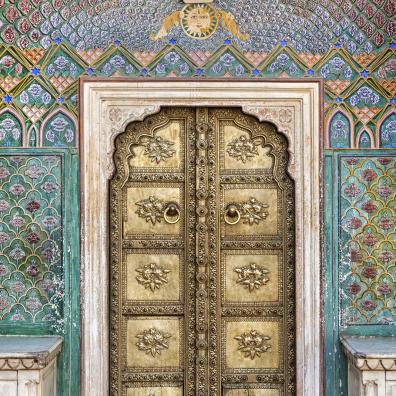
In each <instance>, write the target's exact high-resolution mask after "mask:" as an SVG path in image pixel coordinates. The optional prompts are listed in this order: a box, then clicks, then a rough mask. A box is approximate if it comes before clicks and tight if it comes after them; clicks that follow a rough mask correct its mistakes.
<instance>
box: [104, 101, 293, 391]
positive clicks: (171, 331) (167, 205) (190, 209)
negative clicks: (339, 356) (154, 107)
mask: <svg viewBox="0 0 396 396" xmlns="http://www.w3.org/2000/svg"><path fill="white" fill-rule="evenodd" d="M114 161H115V164H116V172H115V175H114V177H113V179H112V180H111V182H110V208H109V214H110V216H109V217H110V224H109V234H110V235H109V237H110V263H111V264H110V265H111V266H110V279H111V285H110V289H111V290H110V299H111V301H110V394H111V395H122V396H182V395H186V396H187V395H188V396H220V395H227V396H242V395H246V396H247V395H249V396H280V395H294V394H295V309H294V305H295V290H294V277H295V276H294V185H293V182H292V180H291V179H290V177H289V176H288V174H287V171H286V169H287V162H288V154H287V141H286V139H285V138H284V137H283V136H282V135H281V134H279V133H277V131H276V128H275V127H274V126H273V125H272V124H270V123H266V122H264V123H260V122H259V121H258V120H257V119H256V118H254V117H251V116H248V115H246V114H244V113H242V111H241V110H240V109H238V108H203V107H197V108H193V107H185V108H176V107H168V108H162V109H161V111H160V112H159V113H157V114H155V115H151V116H149V117H147V118H146V119H145V120H144V121H141V122H134V123H131V124H130V125H128V127H127V128H126V131H125V132H124V133H123V134H121V135H120V136H118V138H117V139H116V142H115V152H114Z"/></svg>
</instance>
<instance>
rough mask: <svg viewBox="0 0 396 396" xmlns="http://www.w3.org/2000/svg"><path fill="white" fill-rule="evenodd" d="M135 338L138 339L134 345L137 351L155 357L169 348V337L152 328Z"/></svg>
mask: <svg viewBox="0 0 396 396" xmlns="http://www.w3.org/2000/svg"><path fill="white" fill-rule="evenodd" d="M136 337H137V338H139V341H138V342H137V343H136V346H137V347H138V349H139V350H140V351H144V352H146V353H147V354H151V355H152V356H153V357H155V355H157V354H158V355H160V354H161V351H162V350H164V349H168V348H169V342H168V339H169V338H170V337H171V335H170V334H168V333H164V332H163V331H160V330H157V329H156V328H154V327H152V328H151V329H148V330H144V331H143V333H142V334H138V335H137V336H136Z"/></svg>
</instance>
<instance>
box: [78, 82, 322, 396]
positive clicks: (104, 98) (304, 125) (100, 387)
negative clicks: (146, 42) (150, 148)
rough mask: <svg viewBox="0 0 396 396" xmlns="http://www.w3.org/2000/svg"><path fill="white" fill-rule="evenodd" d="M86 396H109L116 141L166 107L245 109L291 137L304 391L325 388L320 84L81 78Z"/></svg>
mask: <svg viewBox="0 0 396 396" xmlns="http://www.w3.org/2000/svg"><path fill="white" fill-rule="evenodd" d="M80 92H81V104H80V106H81V108H80V110H81V113H80V114H81V118H80V120H81V121H80V122H81V128H80V131H81V154H82V155H81V161H82V163H81V188H82V190H81V191H82V196H81V213H82V218H81V226H82V231H81V232H82V233H81V241H82V261H81V273H82V286H81V300H82V331H83V334H82V378H81V384H82V392H81V394H82V395H84V396H85V395H87V396H88V395H91V394H98V395H106V394H108V361H109V351H108V326H109V323H108V242H107V241H108V237H107V235H108V229H107V224H108V217H107V216H108V185H107V183H108V180H109V178H111V176H112V173H113V162H112V161H113V160H112V155H113V150H114V146H113V142H114V138H115V137H116V136H117V135H118V134H119V133H121V132H123V131H124V129H125V127H126V125H127V124H128V123H130V122H131V121H137V120H142V119H143V118H144V117H145V116H147V115H149V114H153V113H155V112H158V111H159V109H160V107H161V106H162V105H166V106H239V107H242V110H243V111H244V112H246V113H248V114H252V115H255V116H256V117H257V118H258V119H259V120H260V121H263V120H267V121H271V122H273V123H275V124H276V125H277V127H278V130H279V131H281V132H282V133H284V134H285V135H286V136H287V138H288V140H289V152H290V160H289V169H288V170H289V173H290V174H291V176H292V177H293V179H294V181H295V186H296V273H297V276H296V284H297V303H296V305H297V310H296V326H297V390H298V391H297V394H298V395H306V396H310V395H313V394H314V395H320V394H321V393H322V385H321V381H322V380H321V351H322V347H321V345H322V341H321V325H320V323H321V320H320V319H321V309H320V306H321V293H320V289H321V280H320V273H321V256H322V250H321V249H322V247H321V246H322V244H321V235H322V232H321V223H322V222H321V216H322V215H321V187H320V186H321V172H322V163H321V152H322V147H323V140H322V119H321V110H322V96H321V92H322V85H321V82H320V81H319V80H314V79H309V80H304V79H302V80H294V81H291V80H283V81H279V80H278V81H274V80H272V81H262V80H260V81H257V80H256V81H249V80H246V81H241V80H239V81H230V80H227V81H226V80H211V81H208V80H202V81H197V80H190V81H187V80H183V81H182V80H178V79H171V80H166V81H165V80H162V81H159V80H157V81H148V80H147V81H144V80H132V79H107V80H100V79H89V78H85V79H82V80H81V85H80Z"/></svg>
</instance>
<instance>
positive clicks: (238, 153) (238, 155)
mask: <svg viewBox="0 0 396 396" xmlns="http://www.w3.org/2000/svg"><path fill="white" fill-rule="evenodd" d="M227 147H228V148H227V153H228V155H229V156H230V157H233V158H235V159H236V160H237V161H242V162H243V163H244V164H246V161H249V160H250V159H252V158H253V157H255V156H257V155H259V152H258V150H257V144H256V143H255V142H254V141H253V140H252V139H250V138H249V137H246V136H244V135H241V136H239V138H236V139H233V140H232V141H231V142H230V143H228V144H227Z"/></svg>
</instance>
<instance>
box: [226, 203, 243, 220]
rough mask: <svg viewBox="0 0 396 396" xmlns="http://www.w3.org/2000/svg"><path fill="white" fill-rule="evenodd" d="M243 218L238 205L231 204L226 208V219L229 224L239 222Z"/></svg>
mask: <svg viewBox="0 0 396 396" xmlns="http://www.w3.org/2000/svg"><path fill="white" fill-rule="evenodd" d="M239 220H241V213H240V212H239V209H238V206H237V205H235V204H229V205H227V206H226V208H225V213H224V221H225V222H226V223H227V224H229V225H233V224H237V223H239Z"/></svg>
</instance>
